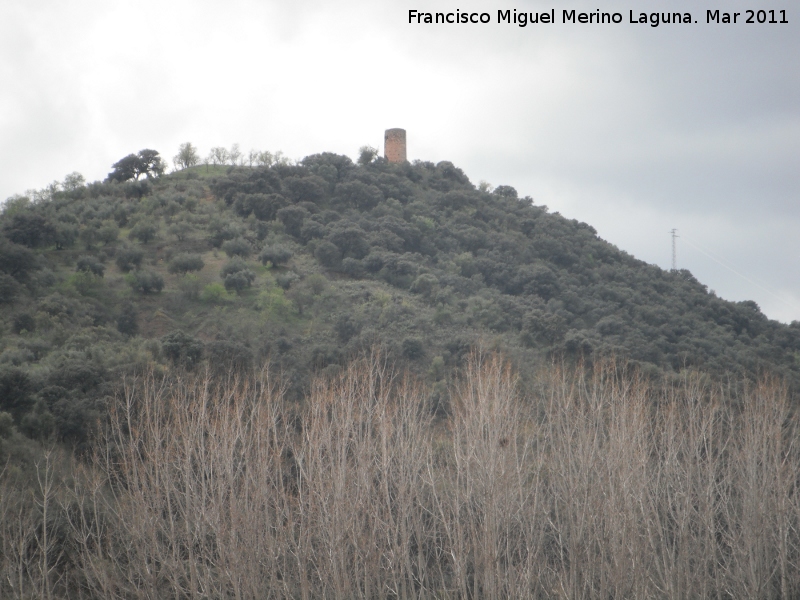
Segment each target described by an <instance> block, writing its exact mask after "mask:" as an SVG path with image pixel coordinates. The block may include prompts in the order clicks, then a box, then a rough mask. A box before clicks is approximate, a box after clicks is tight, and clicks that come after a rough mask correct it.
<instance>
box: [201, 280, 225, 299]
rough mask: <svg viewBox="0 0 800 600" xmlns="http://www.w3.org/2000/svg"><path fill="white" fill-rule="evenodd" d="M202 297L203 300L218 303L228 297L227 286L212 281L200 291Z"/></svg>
mask: <svg viewBox="0 0 800 600" xmlns="http://www.w3.org/2000/svg"><path fill="white" fill-rule="evenodd" d="M200 299H201V300H202V301H203V302H210V303H212V304H217V303H219V302H224V301H225V300H227V299H228V292H227V291H225V286H224V285H222V284H221V283H210V284H208V285H207V286H206V287H204V288H203V291H202V292H201V293H200Z"/></svg>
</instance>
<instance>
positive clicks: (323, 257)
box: [314, 240, 342, 269]
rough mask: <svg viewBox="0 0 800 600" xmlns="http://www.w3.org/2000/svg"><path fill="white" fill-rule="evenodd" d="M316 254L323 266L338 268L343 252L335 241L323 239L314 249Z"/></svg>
mask: <svg viewBox="0 0 800 600" xmlns="http://www.w3.org/2000/svg"><path fill="white" fill-rule="evenodd" d="M314 256H315V257H316V259H317V260H318V261H319V263H320V264H321V265H322V266H323V267H328V268H329V269H333V268H336V267H337V266H339V263H340V262H341V260H342V252H341V250H339V247H338V246H337V245H336V244H334V243H333V242H329V241H328V240H322V241H321V242H320V243H319V244H317V248H316V249H315V250H314Z"/></svg>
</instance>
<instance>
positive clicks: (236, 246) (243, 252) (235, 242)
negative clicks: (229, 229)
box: [222, 237, 253, 258]
mask: <svg viewBox="0 0 800 600" xmlns="http://www.w3.org/2000/svg"><path fill="white" fill-rule="evenodd" d="M222 249H223V250H224V251H225V254H227V255H228V256H242V257H244V258H247V257H248V256H250V253H251V252H252V251H253V248H252V247H251V246H250V244H249V243H248V242H247V240H245V239H244V238H241V237H238V238H235V239H232V240H228V241H227V242H225V243H224V244H222Z"/></svg>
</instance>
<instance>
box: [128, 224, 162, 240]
mask: <svg viewBox="0 0 800 600" xmlns="http://www.w3.org/2000/svg"><path fill="white" fill-rule="evenodd" d="M157 233H158V226H157V225H156V224H155V223H154V222H153V221H151V220H149V219H143V220H141V221H139V222H138V223H137V224H136V225H134V226H133V228H132V229H131V237H133V238H135V239H137V240H139V241H140V242H142V243H143V244H146V243H148V242H149V241H151V240H152V239H154V238H155V237H156V234H157Z"/></svg>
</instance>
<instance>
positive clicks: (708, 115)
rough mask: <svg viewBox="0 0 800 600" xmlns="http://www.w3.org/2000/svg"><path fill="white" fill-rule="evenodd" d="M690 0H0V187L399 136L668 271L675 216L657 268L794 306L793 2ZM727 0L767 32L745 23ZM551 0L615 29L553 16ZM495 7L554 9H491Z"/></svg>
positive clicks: (734, 296)
mask: <svg viewBox="0 0 800 600" xmlns="http://www.w3.org/2000/svg"><path fill="white" fill-rule="evenodd" d="M704 2H705V0H703V1H698V0H693V1H691V2H686V1H681V0H627V1H625V2H621V1H619V0H595V1H594V2H585V1H583V0H574V1H572V0H549V1H535V0H531V1H527V2H526V1H521V0H517V1H511V0H482V1H480V2H476V1H472V0H468V1H464V2H455V1H453V2H442V1H438V0H437V1H433V0H403V1H396V0H382V1H380V2H375V1H374V0H372V1H366V0H363V1H362V0H342V1H338V2H330V1H327V2H323V1H321V0H320V1H317V0H295V1H292V2H286V1H283V2H279V1H276V0H228V1H227V2H220V1H219V0H159V1H158V2H156V1H153V0H138V1H137V2H133V1H130V0H124V1H123V0H70V2H63V1H55V0H3V2H0V81H2V82H3V83H2V84H0V165H2V167H0V201H2V199H4V198H8V197H10V196H12V195H14V194H18V193H24V192H25V191H26V190H28V189H40V188H43V187H45V186H46V185H48V184H49V183H50V182H52V181H61V180H63V179H64V176H65V175H67V174H68V173H72V172H75V171H77V172H80V173H82V174H83V175H84V176H85V177H86V179H87V180H89V181H93V180H98V179H103V178H104V177H105V176H106V175H107V174H108V172H109V171H110V170H111V165H112V164H113V163H114V162H116V161H117V160H119V159H120V158H122V157H123V156H125V155H127V154H129V153H131V152H137V151H138V150H140V149H142V148H153V149H155V150H158V151H159V152H160V153H161V154H162V156H163V157H165V158H166V159H168V160H170V162H171V158H172V156H174V155H175V154H176V153H177V150H178V146H179V145H180V144H181V143H183V142H191V143H192V144H194V145H195V146H197V147H198V149H199V150H200V153H201V154H203V155H206V154H207V153H208V151H209V150H210V149H211V148H212V147H214V146H225V147H228V148H229V147H230V146H231V145H232V144H234V143H238V144H239V145H240V147H241V148H242V150H244V151H245V152H247V151H248V150H250V149H257V150H269V151H272V152H275V151H278V150H280V151H282V152H283V153H284V154H286V155H287V156H289V157H290V158H292V159H300V158H302V157H304V156H307V155H310V154H315V153H318V152H336V153H340V154H346V155H348V156H350V157H352V158H356V156H357V154H358V149H359V148H360V147H361V146H363V145H371V146H374V147H376V148H379V149H380V150H381V152H382V145H383V132H384V130H385V129H388V128H392V127H402V128H404V129H406V131H407V138H408V158H409V160H417V159H419V160H426V161H433V162H439V161H442V160H447V161H451V162H453V163H454V164H455V165H456V166H458V167H460V168H462V169H463V170H464V172H465V173H466V174H467V176H468V177H469V178H470V180H471V181H472V182H473V183H475V184H476V185H477V184H478V183H479V182H480V181H487V182H489V183H490V184H492V185H493V186H497V185H510V186H513V187H514V188H516V189H517V191H518V192H519V195H520V196H530V197H532V198H533V201H534V203H535V204H537V205H542V204H544V205H547V206H548V207H549V209H550V211H552V212H555V211H557V212H559V213H561V214H562V215H564V216H566V217H568V218H571V219H577V220H579V221H584V222H587V223H589V224H591V225H592V226H594V227H595V229H597V231H598V234H599V235H600V236H601V237H602V238H604V239H606V240H608V241H609V242H611V243H613V244H615V245H616V246H617V247H619V248H620V249H622V250H624V251H626V252H628V253H629V254H632V255H633V256H635V257H637V258H639V259H641V260H644V261H646V262H648V263H651V264H656V265H658V266H660V267H662V268H665V269H669V268H671V265H672V236H671V233H670V231H671V230H672V229H676V230H677V236H678V237H677V239H676V240H675V241H676V249H677V266H678V268H683V269H688V270H690V271H691V272H692V274H693V275H694V276H695V277H697V279H699V280H700V281H701V282H702V283H704V284H705V285H707V286H708V287H709V289H710V290H714V291H715V293H716V294H717V295H718V296H720V297H723V298H726V299H728V300H735V301H739V300H755V301H756V302H757V303H758V304H759V306H760V307H761V309H762V310H763V312H764V313H765V314H766V315H767V316H769V317H770V318H772V319H778V320H780V321H784V322H791V321H793V320H800V269H798V266H800V235H799V234H800V202H798V200H800V168H798V167H800V68H798V66H800V63H799V62H798V61H799V60H800V9H798V8H797V4H796V3H795V2H794V0H792V1H791V2H790V0H774V2H771V3H768V2H766V1H764V0H752V1H750V2H741V1H739V0H726V2H714V1H712V0H707V4H705V3H704ZM748 8H750V9H754V10H756V11H757V10H760V9H763V10H769V9H773V10H776V11H780V10H781V9H783V10H785V11H786V13H785V14H786V20H787V21H788V23H787V24H780V23H777V24H770V23H763V24H758V23H753V24H747V23H744V22H743V21H744V20H745V19H746V18H747V14H746V12H745V10H746V9H748ZM411 9H413V10H417V11H420V12H432V13H435V12H452V11H455V10H456V9H458V10H460V11H462V12H464V11H467V12H471V11H478V12H486V13H488V14H489V16H490V18H491V22H490V23H486V24H438V25H436V24H428V25H425V24H416V23H409V18H408V15H409V10H411ZM563 9H568V10H573V9H574V10H576V12H581V11H585V12H595V11H596V10H598V9H599V10H600V11H601V12H609V13H613V12H619V13H620V14H621V15H622V17H623V19H622V22H621V23H619V24H596V23H592V24H589V23H586V24H581V23H575V24H572V23H566V24H565V23H562V22H561V21H562V11H563ZM707 9H712V10H717V9H720V10H724V11H727V12H730V13H733V12H740V13H741V15H740V16H739V17H738V19H737V21H738V22H737V23H736V24H722V23H720V24H714V23H711V24H709V23H706V10H707ZM505 10H517V11H518V12H542V11H547V12H549V11H550V10H554V11H555V15H556V21H557V22H556V23H552V24H544V23H540V24H536V25H533V24H529V25H527V26H526V27H519V26H518V25H515V24H508V23H498V22H497V21H498V11H505ZM631 11H632V12H633V15H634V18H637V19H638V15H639V13H640V12H644V13H646V14H648V15H649V14H650V13H653V12H659V13H660V12H668V13H672V12H687V11H688V12H690V13H691V16H692V21H694V20H696V21H697V23H688V24H660V25H659V26H658V27H652V26H650V25H649V24H643V23H630V22H629V21H630V12H631ZM757 16H758V15H757V14H756V15H755V17H756V19H757ZM782 16H783V15H781V13H780V12H777V13H776V20H781V17H782ZM767 17H768V20H769V14H768V13H767ZM756 19H754V20H756Z"/></svg>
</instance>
